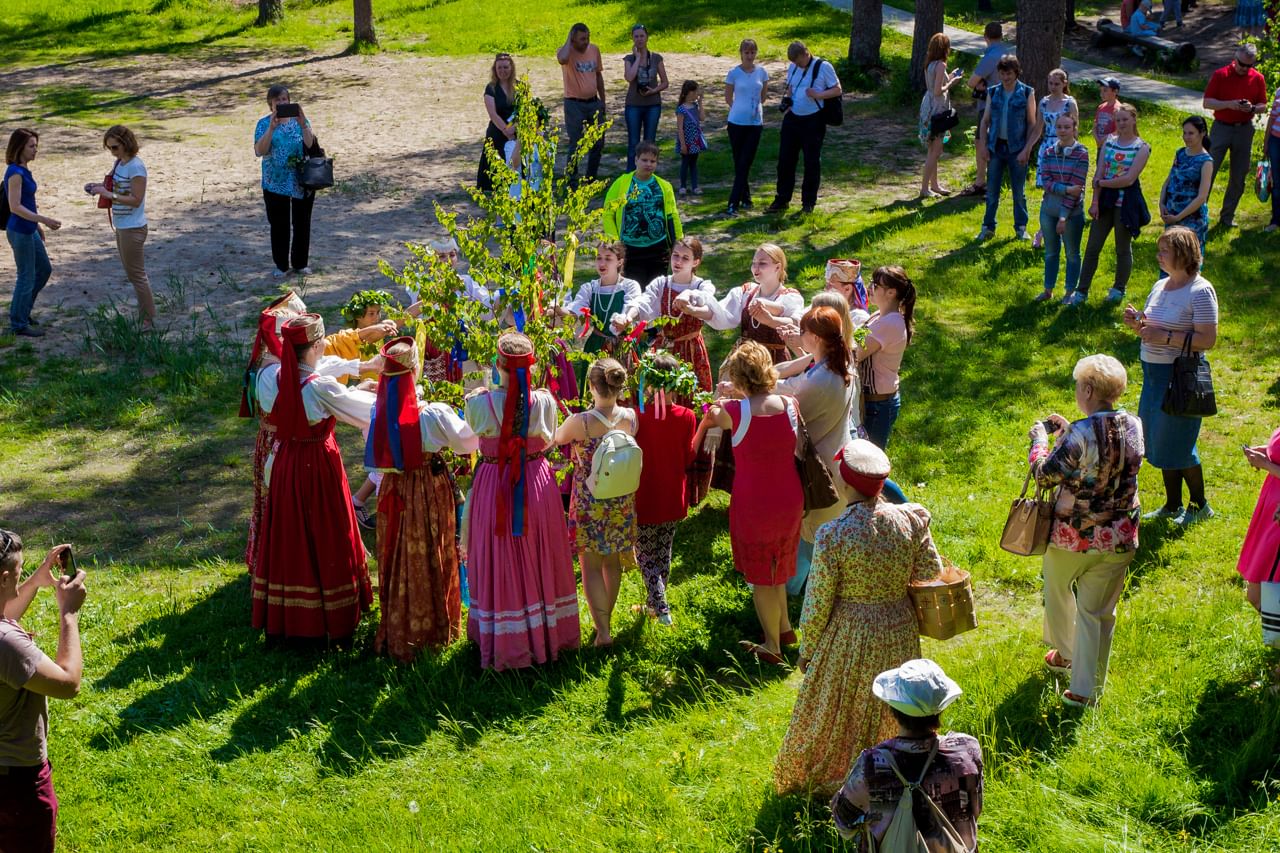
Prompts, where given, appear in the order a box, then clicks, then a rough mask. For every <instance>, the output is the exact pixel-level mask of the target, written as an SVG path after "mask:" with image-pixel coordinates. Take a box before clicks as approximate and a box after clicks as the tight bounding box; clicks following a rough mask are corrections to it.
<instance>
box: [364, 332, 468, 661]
mask: <svg viewBox="0 0 1280 853" xmlns="http://www.w3.org/2000/svg"><path fill="white" fill-rule="evenodd" d="M382 357H383V363H382V375H381V376H380V377H379V379H378V401H377V403H376V404H375V405H374V409H373V417H372V420H371V422H370V424H369V437H368V440H367V441H366V443H365V457H364V464H365V467H366V468H368V469H369V470H371V471H373V470H377V471H381V472H383V478H382V485H381V487H380V488H379V490H378V605H379V608H380V610H381V615H382V621H381V622H380V623H379V624H378V635H377V637H376V639H375V640H374V648H375V650H376V651H378V652H385V653H387V654H390V655H391V656H392V657H394V658H398V659H399V660H402V661H411V660H413V658H414V657H415V656H416V655H417V654H418V652H420V651H421V650H422V649H424V648H429V649H433V650H438V649H441V648H443V647H444V646H447V645H448V644H449V643H452V642H453V641H454V640H456V639H458V638H459V637H460V636H462V590H461V583H460V582H459V579H458V546H457V542H456V540H455V527H456V524H455V510H456V507H457V504H456V502H455V500H454V489H453V480H452V479H451V478H450V476H449V470H448V466H447V465H446V463H445V460H444V459H443V458H442V457H441V455H440V452H441V451H442V450H444V449H445V448H448V449H450V450H452V451H454V452H455V453H474V452H475V450H476V448H478V447H479V446H480V440H479V439H478V438H477V437H476V434H475V433H474V432H472V430H471V427H469V426H467V425H466V423H465V422H463V420H462V419H461V418H460V417H458V415H457V414H456V413H455V412H454V411H453V409H451V408H449V407H448V406H447V405H445V404H444V403H426V402H422V401H420V400H419V399H418V395H417V393H416V388H417V379H418V377H419V376H420V375H421V373H422V360H421V358H420V357H419V355H418V348H417V346H415V345H414V341H413V338H395V339H394V340H392V341H389V342H388V343H387V344H386V345H385V346H384V347H383V348H382Z"/></svg>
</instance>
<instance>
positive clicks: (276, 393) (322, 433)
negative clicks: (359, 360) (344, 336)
mask: <svg viewBox="0 0 1280 853" xmlns="http://www.w3.org/2000/svg"><path fill="white" fill-rule="evenodd" d="M323 337H324V321H323V320H321V319H320V317H319V315H316V314H304V315H302V316H300V317H295V318H293V319H291V320H289V321H288V322H287V323H285V325H284V330H283V338H284V340H283V346H282V349H281V355H280V364H279V365H278V366H277V367H276V368H275V370H274V371H271V370H270V368H268V369H267V370H264V371H263V372H262V374H260V376H259V383H258V394H259V404H260V405H261V406H262V409H263V411H265V412H267V413H268V415H269V416H270V418H271V420H272V422H274V423H275V425H276V449H275V452H274V455H273V459H272V460H270V461H269V462H268V473H267V475H266V476H267V484H268V485H267V503H266V509H265V511H264V513H263V516H262V530H261V535H260V536H259V542H258V563H257V566H256V569H255V572H254V575H253V626H254V627H255V628H264V629H266V632H267V635H268V636H269V637H287V638H312V639H319V638H324V637H328V638H329V639H331V640H335V639H343V638H346V637H350V636H351V635H352V634H353V633H354V632H355V629H356V625H357V624H358V623H359V621H360V614H361V612H362V611H363V610H364V609H365V608H366V607H368V606H369V604H370V603H372V601H373V592H372V589H371V588H370V585H369V572H368V569H367V567H366V565H365V554H364V544H363V543H362V542H361V541H360V534H359V532H358V531H357V528H356V517H355V513H354V511H353V510H352V508H351V490H350V488H349V487H348V485H347V474H346V471H345V470H343V467H342V455H341V454H340V453H339V452H338V445H337V443H336V442H335V441H334V438H333V425H334V422H335V421H336V420H337V419H339V418H340V419H341V420H343V421H344V422H346V423H349V424H351V425H353V426H355V427H357V428H359V429H361V430H365V429H367V428H368V419H369V413H370V410H371V409H372V407H373V404H374V396H373V395H372V394H369V393H367V392H364V391H357V390H351V389H348V388H345V387H344V386H343V385H341V384H340V383H339V382H338V381H337V380H336V379H334V378H333V377H331V376H323V375H321V374H320V373H319V372H318V371H316V370H315V369H314V368H312V367H309V366H307V365H305V364H300V363H299V362H298V358H297V355H296V354H295V348H296V347H298V346H302V345H305V344H314V343H315V342H317V341H319V340H321V339H322V338H323ZM271 374H274V376H275V377H276V382H275V383H271V382H269V381H263V379H264V375H265V376H267V377H269V375H271ZM273 386H274V387H273Z"/></svg>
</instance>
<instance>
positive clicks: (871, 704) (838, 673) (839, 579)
mask: <svg viewBox="0 0 1280 853" xmlns="http://www.w3.org/2000/svg"><path fill="white" fill-rule="evenodd" d="M840 476H841V477H842V478H843V479H844V481H845V483H847V484H848V486H849V489H850V490H851V494H852V495H853V500H852V502H851V503H850V505H849V509H848V510H846V511H845V513H844V515H842V516H840V517H839V518H837V519H836V520H835V521H832V522H829V523H827V524H826V525H825V526H823V528H822V529H821V530H820V531H818V541H817V543H816V544H815V547H814V556H813V569H812V570H811V572H810V574H809V586H808V591H807V592H806V593H805V600H804V611H803V612H802V614H801V616H800V629H801V634H802V642H801V644H800V668H801V670H802V671H804V674H805V676H804V681H803V683H801V685H800V693H799V695H798V696H797V697H796V704H795V708H794V709H793V710H792V712H791V724H790V726H788V728H787V734H786V736H785V737H784V738H783V741H782V749H781V750H780V751H779V752H778V758H777V760H776V762H775V763H774V769H773V780H774V785H776V786H777V789H778V793H780V794H786V793H791V792H796V791H807V792H812V793H819V794H828V795H829V794H831V793H833V792H834V791H835V790H836V788H838V787H839V786H840V783H841V781H843V779H844V777H845V774H846V773H848V772H849V767H850V766H851V765H852V763H853V759H854V758H856V757H857V756H858V754H859V753H861V752H862V750H864V749H866V748H867V747H869V746H873V745H874V744H877V743H879V742H880V741H882V740H885V739H887V738H889V737H892V736H893V735H894V734H896V733H897V731H898V725H897V723H896V722H895V721H894V719H893V716H892V715H891V714H890V712H889V710H888V707H887V706H884V705H882V704H880V703H878V702H876V701H875V699H874V696H873V695H872V692H871V683H872V682H873V681H874V680H875V677H876V675H878V674H879V673H881V672H884V671H885V670H888V669H893V668H894V667H897V666H901V665H902V664H903V663H905V662H906V661H908V660H912V659H914V658H918V657H920V636H919V630H920V629H919V625H918V624H917V622H916V615H915V610H914V609H913V608H912V606H911V600H910V599H909V598H908V597H907V587H908V585H909V584H911V583H914V582H918V581H927V580H930V579H932V578H935V577H937V575H938V573H939V572H941V570H942V560H941V558H940V557H939V556H938V551H937V549H936V548H935V547H934V544H933V537H932V536H931V535H930V533H929V513H928V511H927V510H926V509H925V508H924V507H922V506H919V505H918V504H910V503H908V504H889V503H885V502H883V501H881V500H879V497H878V496H879V493H880V490H881V489H882V488H883V485H884V481H885V478H886V477H888V476H889V459H888V457H887V456H885V455H884V451H882V450H880V448H878V447H876V446H875V445H874V444H872V443H871V442H869V441H867V440H865V439H854V440H853V441H851V442H849V443H848V444H847V445H845V447H844V449H843V450H842V451H841V454H840Z"/></svg>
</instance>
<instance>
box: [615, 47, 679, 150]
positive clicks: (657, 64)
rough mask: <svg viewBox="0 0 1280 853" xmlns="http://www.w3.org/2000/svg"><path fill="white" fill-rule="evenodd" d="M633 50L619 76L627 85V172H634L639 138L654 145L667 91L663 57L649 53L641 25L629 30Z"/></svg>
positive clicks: (625, 60) (624, 62)
mask: <svg viewBox="0 0 1280 853" xmlns="http://www.w3.org/2000/svg"><path fill="white" fill-rule="evenodd" d="M631 42H632V44H633V45H634V46H635V49H634V50H633V51H632V52H631V53H630V54H628V55H627V56H625V57H623V59H622V65H623V69H622V76H623V77H624V78H625V79H626V81H627V102H626V109H625V111H624V114H625V116H626V120H627V171H628V172H634V171H635V170H636V146H637V145H639V144H640V139H641V137H643V138H644V140H645V141H646V142H653V141H654V140H656V139H657V136H658V118H659V117H660V116H661V115H662V92H663V90H664V89H666V88H667V85H668V83H667V67H666V66H665V65H664V64H663V63H662V54H660V53H653V52H652V51H650V50H649V31H648V30H647V29H645V26H644V24H636V25H635V26H634V27H632V28H631Z"/></svg>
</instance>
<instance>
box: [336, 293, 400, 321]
mask: <svg viewBox="0 0 1280 853" xmlns="http://www.w3.org/2000/svg"><path fill="white" fill-rule="evenodd" d="M394 304H395V300H394V299H392V298H391V294H390V293H387V291H385V290H361V291H359V292H358V293H356V294H355V295H354V296H352V297H351V298H350V299H348V300H347V304H346V305H343V306H342V319H344V320H346V321H347V325H348V326H355V324H356V322H357V321H358V320H359V319H360V318H361V317H363V316H364V312H365V311H367V310H369V306H370V305H378V306H380V307H382V308H390V307H391V306H392V305H394Z"/></svg>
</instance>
